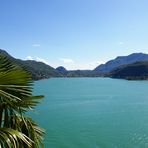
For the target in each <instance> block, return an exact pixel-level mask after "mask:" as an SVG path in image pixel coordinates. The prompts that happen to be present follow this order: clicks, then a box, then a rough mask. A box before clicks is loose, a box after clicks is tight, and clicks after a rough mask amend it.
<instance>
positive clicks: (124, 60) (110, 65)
mask: <svg viewBox="0 0 148 148" xmlns="http://www.w3.org/2000/svg"><path fill="white" fill-rule="evenodd" d="M146 60H148V54H144V53H133V54H130V55H128V56H119V57H116V58H115V59H113V60H110V61H108V62H106V63H105V64H101V65H99V66H97V67H96V68H95V69H94V71H95V72H102V73H108V72H110V71H112V70H113V69H114V68H117V67H118V66H121V65H125V64H131V63H134V62H137V61H146Z"/></svg>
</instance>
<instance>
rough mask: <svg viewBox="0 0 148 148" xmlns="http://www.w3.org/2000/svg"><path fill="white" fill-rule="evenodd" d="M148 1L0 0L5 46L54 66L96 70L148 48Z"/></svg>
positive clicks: (0, 41)
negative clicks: (123, 56) (107, 63)
mask: <svg viewBox="0 0 148 148" xmlns="http://www.w3.org/2000/svg"><path fill="white" fill-rule="evenodd" d="M147 7H148V1H147V0H13V1H12V0H0V48H1V49H5V50H6V51H7V52H9V53H10V54H11V55H13V56H14V57H16V58H20V59H34V60H38V61H44V62H46V63H48V64H49V65H51V66H53V67H57V66H60V65H62V66H65V67H66V68H67V69H93V68H95V67H96V66H97V65H99V64H100V63H102V62H106V61H107V60H110V59H112V58H115V57H116V56H121V55H128V54H131V53H133V52H144V53H148V9H147Z"/></svg>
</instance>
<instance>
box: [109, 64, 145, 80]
mask: <svg viewBox="0 0 148 148" xmlns="http://www.w3.org/2000/svg"><path fill="white" fill-rule="evenodd" d="M108 76H109V77H112V78H120V79H127V80H148V61H139V62H135V63H132V64H127V65H122V66H120V67H118V68H116V69H114V70H113V71H111V72H110V73H109V74H108Z"/></svg>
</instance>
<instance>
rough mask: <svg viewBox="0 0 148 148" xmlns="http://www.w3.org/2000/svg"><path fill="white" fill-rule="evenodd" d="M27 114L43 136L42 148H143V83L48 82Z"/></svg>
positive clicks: (146, 123) (146, 87) (146, 125)
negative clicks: (41, 96)
mask: <svg viewBox="0 0 148 148" xmlns="http://www.w3.org/2000/svg"><path fill="white" fill-rule="evenodd" d="M34 94H35V95H41V94H43V95H45V98H44V100H43V101H41V104H38V106H37V107H36V111H35V112H33V113H32V117H33V119H35V120H36V121H37V122H38V123H39V125H40V126H41V127H43V128H44V129H45V130H46V134H45V140H44V145H45V148H147V147H148V81H127V80H118V79H110V78H51V79H48V80H40V81H36V82H35V86H34Z"/></svg>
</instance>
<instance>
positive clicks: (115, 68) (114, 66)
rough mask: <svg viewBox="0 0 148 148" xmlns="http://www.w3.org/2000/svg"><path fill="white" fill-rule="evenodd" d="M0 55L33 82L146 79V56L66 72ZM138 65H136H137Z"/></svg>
mask: <svg viewBox="0 0 148 148" xmlns="http://www.w3.org/2000/svg"><path fill="white" fill-rule="evenodd" d="M0 54H1V55H4V56H6V57H7V58H8V59H10V60H11V61H12V62H14V63H15V64H16V65H18V66H20V67H22V68H23V69H25V70H27V71H28V72H29V73H30V74H31V76H32V79H33V80H40V79H47V78H50V77H102V76H103V77H104V76H107V77H112V78H123V79H148V54H144V53H133V54H130V55H128V56H119V57H117V58H115V59H113V60H110V61H108V62H106V63H105V64H101V65H99V66H97V67H96V68H95V69H94V70H67V69H66V68H64V67H63V66H59V67H57V68H56V69H55V68H53V67H51V66H49V65H46V64H45V63H42V62H37V61H34V60H26V61H24V60H20V59H16V58H14V57H12V56H11V55H9V54H8V53H7V52H6V51H5V50H2V49H0ZM137 63H138V64H137Z"/></svg>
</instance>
